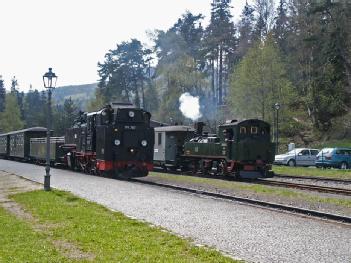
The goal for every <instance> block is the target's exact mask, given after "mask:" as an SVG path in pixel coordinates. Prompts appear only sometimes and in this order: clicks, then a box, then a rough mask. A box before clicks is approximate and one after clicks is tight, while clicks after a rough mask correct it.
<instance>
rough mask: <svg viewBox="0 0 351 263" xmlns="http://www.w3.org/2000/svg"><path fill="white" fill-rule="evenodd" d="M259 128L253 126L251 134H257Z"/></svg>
mask: <svg viewBox="0 0 351 263" xmlns="http://www.w3.org/2000/svg"><path fill="white" fill-rule="evenodd" d="M257 131H258V129H257V127H256V126H251V134H257Z"/></svg>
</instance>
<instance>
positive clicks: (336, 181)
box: [274, 174, 351, 184]
mask: <svg viewBox="0 0 351 263" xmlns="http://www.w3.org/2000/svg"><path fill="white" fill-rule="evenodd" d="M274 177H277V178H287V179H303V180H315V181H325V182H332V183H342V184H351V179H337V178H329V177H315V176H297V175H296V176H295V175H285V174H275V175H274Z"/></svg>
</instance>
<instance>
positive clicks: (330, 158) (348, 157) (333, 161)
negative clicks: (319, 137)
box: [316, 147, 351, 169]
mask: <svg viewBox="0 0 351 263" xmlns="http://www.w3.org/2000/svg"><path fill="white" fill-rule="evenodd" d="M316 167H334V168H340V169H349V168H351V148H341V147H340V148H339V147H336V148H324V149H322V150H321V151H320V152H319V153H318V155H317V159H316Z"/></svg>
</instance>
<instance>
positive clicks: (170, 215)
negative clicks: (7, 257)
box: [0, 160, 351, 262]
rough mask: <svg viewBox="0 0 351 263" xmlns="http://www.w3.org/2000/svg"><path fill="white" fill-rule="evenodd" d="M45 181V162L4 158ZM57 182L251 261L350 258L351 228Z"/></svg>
mask: <svg viewBox="0 0 351 263" xmlns="http://www.w3.org/2000/svg"><path fill="white" fill-rule="evenodd" d="M0 170H4V171H7V172H12V173H15V174H18V175H20V176H23V177H25V178H28V179H30V180H34V181H38V182H43V175H44V173H45V170H44V167H41V166H35V165H31V164H24V163H16V162H11V161H5V160H0ZM51 174H52V175H53V176H52V178H51V183H52V186H53V187H55V188H57V189H62V190H67V191H70V192H72V193H74V194H76V195H78V196H81V197H83V198H86V199H88V200H91V201H94V202H97V203H100V204H102V205H105V206H107V207H109V208H111V209H113V210H117V211H121V212H123V213H124V214H126V215H129V216H132V217H135V218H138V219H141V220H145V221H147V222H150V223H152V224H155V225H159V226H162V227H165V228H167V229H169V230H170V231H172V232H175V233H177V234H179V235H182V236H185V237H190V238H192V239H193V240H194V242H195V243H199V244H205V245H209V246H213V247H216V248H217V249H219V250H221V251H224V252H225V253H228V254H230V255H232V256H233V257H235V258H241V259H244V260H246V261H248V262H350V261H351V251H350V247H351V227H349V226H345V225H342V224H334V223H330V222H324V221H321V220H315V219H311V218H304V217H300V216H296V215H291V214H287V213H280V212H276V211H270V210H266V209H262V208H257V207H253V206H248V205H243V204H240V203H237V202H229V201H222V200H218V199H212V198H204V197H199V196H198V195H194V194H187V193H183V192H178V191H171V190H166V189H162V188H158V187H153V186H146V185H140V184H136V183H132V182H126V181H119V180H114V179H108V178H101V177H95V176H89V175H84V174H80V173H73V172H70V171H65V170H58V169H52V170H51Z"/></svg>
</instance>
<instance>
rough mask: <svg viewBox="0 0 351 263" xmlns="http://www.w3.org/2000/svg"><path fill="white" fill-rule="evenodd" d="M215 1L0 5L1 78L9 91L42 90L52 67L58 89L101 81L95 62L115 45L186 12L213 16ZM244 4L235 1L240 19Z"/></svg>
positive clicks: (46, 0)
mask: <svg viewBox="0 0 351 263" xmlns="http://www.w3.org/2000/svg"><path fill="white" fill-rule="evenodd" d="M211 2H212V1H211V0H148V1H146V0H125V1H122V0H56V1H52V0H30V1H28V0H0V29H1V30H0V34H1V36H0V75H2V76H3V79H4V80H5V87H6V88H7V89H9V88H10V84H11V78H12V77H13V76H16V78H17V80H18V83H19V88H20V90H21V91H28V89H29V85H30V84H32V85H33V88H37V89H39V90H41V89H42V86H43V85H42V75H43V74H44V73H45V72H46V71H47V70H48V68H49V67H52V68H53V71H54V72H55V73H56V74H57V75H58V76H59V78H58V83H57V85H58V86H65V85H75V84H87V83H93V82H96V81H97V80H98V75H97V63H98V62H99V61H100V62H103V60H104V55H105V53H106V52H107V51H108V50H109V49H114V48H115V47H116V44H117V43H120V42H122V41H129V40H130V39H131V38H137V39H138V40H140V41H142V42H143V43H150V42H149V41H148V38H147V34H146V33H145V32H146V31H150V30H154V29H161V30H167V29H168V28H169V27H171V26H172V25H173V24H174V23H175V22H176V21H177V19H178V18H179V17H181V15H182V14H184V13H185V11H186V10H189V11H190V12H192V13H193V14H198V13H202V14H203V15H204V16H205V17H206V18H207V19H208V18H209V16H210V9H211V5H210V4H211ZM244 3H245V0H233V1H232V6H233V7H234V8H233V10H232V13H233V15H234V18H235V20H237V19H238V18H239V15H240V13H241V10H242V7H243V4H244Z"/></svg>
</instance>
